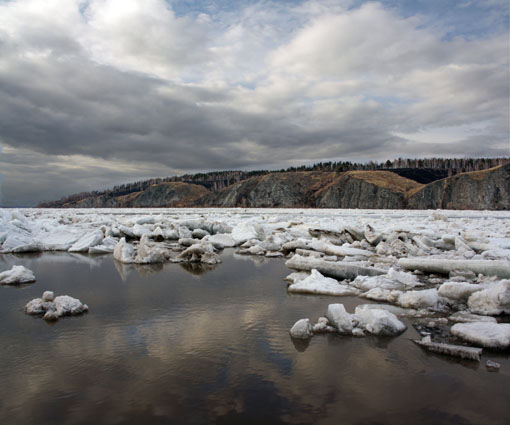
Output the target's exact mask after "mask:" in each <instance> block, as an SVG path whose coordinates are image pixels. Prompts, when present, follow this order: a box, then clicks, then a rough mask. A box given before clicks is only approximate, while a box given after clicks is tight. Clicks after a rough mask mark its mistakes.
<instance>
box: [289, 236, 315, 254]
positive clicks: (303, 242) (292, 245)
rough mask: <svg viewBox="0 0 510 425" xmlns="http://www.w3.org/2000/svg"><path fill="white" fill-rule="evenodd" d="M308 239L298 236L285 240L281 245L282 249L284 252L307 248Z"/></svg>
mask: <svg viewBox="0 0 510 425" xmlns="http://www.w3.org/2000/svg"><path fill="white" fill-rule="evenodd" d="M309 242H310V241H309V240H307V239H303V238H298V239H295V240H293V241H290V242H286V243H284V244H283V245H282V251H283V252H284V253H288V252H292V251H296V250H297V249H308V243H309Z"/></svg>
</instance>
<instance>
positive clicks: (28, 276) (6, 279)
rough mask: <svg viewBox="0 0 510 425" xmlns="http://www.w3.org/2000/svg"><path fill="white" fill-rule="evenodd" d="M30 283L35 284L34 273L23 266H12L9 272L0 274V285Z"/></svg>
mask: <svg viewBox="0 0 510 425" xmlns="http://www.w3.org/2000/svg"><path fill="white" fill-rule="evenodd" d="M30 282H35V276H34V273H33V272H32V270H29V269H27V268H26V267H24V266H12V268H11V269H10V270H6V271H4V272H2V273H0V284H2V285H19V284H21V283H30Z"/></svg>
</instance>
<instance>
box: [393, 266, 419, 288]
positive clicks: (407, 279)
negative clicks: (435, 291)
mask: <svg viewBox="0 0 510 425" xmlns="http://www.w3.org/2000/svg"><path fill="white" fill-rule="evenodd" d="M387 277H388V279H391V280H394V281H396V282H400V283H402V284H403V285H404V286H405V287H406V288H414V287H416V286H421V285H422V284H421V283H420V281H419V280H418V278H417V277H416V275H414V274H412V273H406V272H401V271H398V270H395V269H394V268H393V267H390V269H389V270H388V273H387Z"/></svg>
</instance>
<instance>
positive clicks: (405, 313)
mask: <svg viewBox="0 0 510 425" xmlns="http://www.w3.org/2000/svg"><path fill="white" fill-rule="evenodd" d="M358 307H363V308H368V309H372V308H373V309H377V310H387V311H389V312H390V313H393V314H394V315H395V316H401V317H420V316H423V315H424V314H430V313H428V312H426V311H419V310H413V309H408V308H402V307H397V306H395V305H390V304H361V305H359V306H358Z"/></svg>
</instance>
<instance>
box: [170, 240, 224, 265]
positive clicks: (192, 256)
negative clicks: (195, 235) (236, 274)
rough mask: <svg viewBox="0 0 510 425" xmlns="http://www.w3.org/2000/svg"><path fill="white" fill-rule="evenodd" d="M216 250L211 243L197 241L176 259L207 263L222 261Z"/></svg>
mask: <svg viewBox="0 0 510 425" xmlns="http://www.w3.org/2000/svg"><path fill="white" fill-rule="evenodd" d="M214 251H215V249H214V247H213V246H212V245H211V244H210V243H206V242H201V243H197V244H195V245H192V246H190V247H189V248H187V249H185V250H184V251H182V252H181V253H180V254H179V256H178V257H177V259H176V261H182V262H188V263H205V264H217V263H221V260H220V257H219V256H218V255H217V254H216V253H215V252H214Z"/></svg>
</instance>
